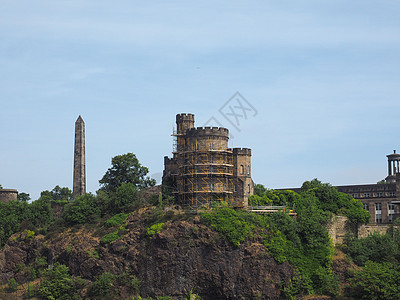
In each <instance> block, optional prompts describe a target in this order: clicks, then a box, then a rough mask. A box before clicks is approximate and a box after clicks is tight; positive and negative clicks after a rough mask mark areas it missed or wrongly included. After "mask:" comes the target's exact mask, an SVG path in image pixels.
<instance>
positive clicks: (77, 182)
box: [72, 116, 86, 199]
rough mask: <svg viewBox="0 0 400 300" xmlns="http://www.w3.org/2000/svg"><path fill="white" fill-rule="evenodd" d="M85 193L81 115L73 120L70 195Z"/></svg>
mask: <svg viewBox="0 0 400 300" xmlns="http://www.w3.org/2000/svg"><path fill="white" fill-rule="evenodd" d="M83 194H86V163H85V122H83V119H82V117H81V116H79V117H78V119H77V120H76V122H75V151H74V187H73V192H72V196H73V198H74V199H75V197H76V196H79V195H83Z"/></svg>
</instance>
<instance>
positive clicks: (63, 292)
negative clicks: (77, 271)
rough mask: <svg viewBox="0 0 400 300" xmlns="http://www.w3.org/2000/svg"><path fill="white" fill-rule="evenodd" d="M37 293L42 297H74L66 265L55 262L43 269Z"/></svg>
mask: <svg viewBox="0 0 400 300" xmlns="http://www.w3.org/2000/svg"><path fill="white" fill-rule="evenodd" d="M38 293H39V295H40V296H41V297H42V298H44V299H65V300H69V299H74V298H75V297H76V290H75V288H74V285H73V280H72V277H71V275H70V274H69V269H68V267H67V266H65V265H62V264H60V263H58V262H57V263H55V264H54V266H53V268H52V269H47V270H45V271H44V273H43V281H42V283H41V284H40V287H39V291H38Z"/></svg>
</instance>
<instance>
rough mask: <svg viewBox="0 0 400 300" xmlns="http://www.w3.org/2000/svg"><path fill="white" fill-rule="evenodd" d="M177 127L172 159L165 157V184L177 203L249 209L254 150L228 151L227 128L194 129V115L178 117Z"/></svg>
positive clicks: (237, 149)
mask: <svg viewBox="0 0 400 300" xmlns="http://www.w3.org/2000/svg"><path fill="white" fill-rule="evenodd" d="M176 126H177V130H176V132H174V134H173V136H174V151H173V157H172V158H168V157H167V156H166V157H164V175H163V184H164V185H170V186H172V189H173V194H174V195H175V198H176V200H177V202H178V203H179V204H181V205H184V206H191V207H193V208H200V207H211V206H212V205H213V204H214V203H216V202H226V203H228V205H230V206H231V207H245V206H247V202H248V197H249V196H250V195H252V194H253V193H254V183H253V181H252V179H251V150H250V149H240V148H234V149H229V148H228V140H229V131H228V129H226V128H218V127H204V128H203V127H197V128H195V127H194V115H193V114H178V115H177V116H176Z"/></svg>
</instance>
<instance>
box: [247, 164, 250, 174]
mask: <svg viewBox="0 0 400 300" xmlns="http://www.w3.org/2000/svg"><path fill="white" fill-rule="evenodd" d="M247 175H250V166H247Z"/></svg>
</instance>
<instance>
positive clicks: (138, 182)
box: [99, 153, 156, 192]
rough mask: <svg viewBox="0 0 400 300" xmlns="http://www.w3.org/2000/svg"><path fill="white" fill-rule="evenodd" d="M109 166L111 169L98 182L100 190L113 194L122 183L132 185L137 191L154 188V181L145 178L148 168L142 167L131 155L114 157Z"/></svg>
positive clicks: (133, 155)
mask: <svg viewBox="0 0 400 300" xmlns="http://www.w3.org/2000/svg"><path fill="white" fill-rule="evenodd" d="M111 164H112V167H111V168H109V169H108V170H107V172H106V174H105V175H104V176H103V178H102V179H100V180H99V183H100V185H101V189H103V190H105V191H107V192H115V191H116V190H117V188H118V187H119V186H120V185H121V184H122V183H132V184H133V185H135V186H136V187H137V189H138V190H141V189H144V188H147V187H150V186H154V185H155V183H156V181H155V180H154V179H151V178H150V177H147V176H146V175H147V173H148V172H149V170H148V168H146V167H144V166H142V165H141V164H140V163H139V160H138V159H137V158H136V155H135V154H133V153H127V154H123V155H118V156H115V157H113V158H112V160H111Z"/></svg>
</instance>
